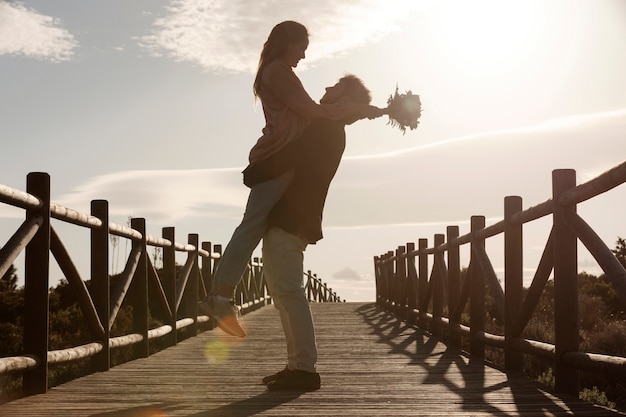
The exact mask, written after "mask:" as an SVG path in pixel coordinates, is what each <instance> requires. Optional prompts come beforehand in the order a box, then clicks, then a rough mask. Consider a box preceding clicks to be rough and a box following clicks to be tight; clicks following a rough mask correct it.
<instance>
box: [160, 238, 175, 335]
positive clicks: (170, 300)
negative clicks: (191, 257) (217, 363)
mask: <svg viewBox="0 0 626 417" xmlns="http://www.w3.org/2000/svg"><path fill="white" fill-rule="evenodd" d="M161 236H162V237H163V239H166V240H169V241H170V242H172V244H171V245H170V246H166V247H164V248H163V272H162V274H163V278H162V285H163V291H165V297H166V298H167V305H168V306H169V307H170V311H171V312H172V316H171V317H170V318H169V321H168V323H167V324H169V325H170V326H171V327H172V331H171V333H170V334H168V335H167V336H166V337H167V339H166V342H165V343H166V344H167V345H168V346H174V345H175V344H176V343H178V332H177V331H176V320H177V319H178V312H177V311H176V247H175V242H176V240H175V237H176V236H175V230H174V228H173V227H164V228H162V229H161Z"/></svg>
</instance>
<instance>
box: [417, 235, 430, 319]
mask: <svg viewBox="0 0 626 417" xmlns="http://www.w3.org/2000/svg"><path fill="white" fill-rule="evenodd" d="M417 248H418V251H419V252H420V253H419V255H418V256H417V263H418V288H417V300H418V303H419V319H418V325H419V327H421V328H422V329H427V328H428V320H427V317H426V313H427V311H428V297H427V295H428V255H427V254H425V253H422V251H425V250H426V248H428V239H418V241H417Z"/></svg>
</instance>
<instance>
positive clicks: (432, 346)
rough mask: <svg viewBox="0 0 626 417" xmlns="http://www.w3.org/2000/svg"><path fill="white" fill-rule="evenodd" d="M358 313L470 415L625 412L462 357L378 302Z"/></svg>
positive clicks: (381, 340) (396, 352)
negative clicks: (556, 393)
mask: <svg viewBox="0 0 626 417" xmlns="http://www.w3.org/2000/svg"><path fill="white" fill-rule="evenodd" d="M356 311H357V312H358V313H359V314H360V315H361V316H362V317H363V320H364V321H365V322H366V323H367V324H369V325H370V326H371V327H372V329H373V330H372V332H373V334H375V335H377V336H378V338H379V343H384V344H387V345H389V347H390V351H389V353H390V355H404V356H406V358H407V360H408V363H410V364H411V365H417V366H419V367H421V368H422V369H423V371H424V372H425V375H424V377H423V379H422V381H421V384H428V385H433V386H437V387H438V389H440V390H441V394H442V395H444V396H446V394H445V391H448V392H449V393H454V394H456V396H457V398H458V399H459V401H460V405H461V409H462V410H464V411H466V412H468V415H478V414H484V413H488V414H489V415H493V416H511V415H521V416H539V415H588V416H601V415H611V416H614V415H620V413H617V412H614V411H612V410H608V409H605V408H602V407H597V406H594V405H592V404H589V403H586V402H582V401H580V400H578V399H577V398H572V397H567V396H561V397H562V398H561V399H559V398H557V397H555V396H554V395H552V394H551V393H549V392H548V391H546V389H545V387H543V386H542V385H541V384H539V383H537V382H535V381H532V380H530V379H528V378H526V377H524V376H522V375H508V374H504V373H501V371H499V370H497V369H495V368H493V367H491V366H489V365H488V364H486V363H485V362H484V361H483V360H482V359H476V358H473V357H471V356H469V357H468V356H466V355H463V354H462V352H461V351H460V349H458V348H456V347H450V346H447V345H444V344H443V343H442V342H440V341H438V340H437V339H436V338H435V337H430V336H429V335H427V334H425V333H424V332H423V331H422V330H421V329H418V328H415V327H413V326H410V325H408V324H407V323H406V322H402V321H399V320H398V319H397V318H396V317H394V316H393V315H392V314H390V313H389V312H387V311H384V310H382V309H380V308H377V307H376V306H375V305H374V304H366V305H363V306H361V307H359V308H357V310H356ZM442 347H443V349H442ZM434 358H436V360H433V359H434ZM494 375H496V378H494V377H493V376H494ZM498 375H499V376H500V377H497V376H498ZM448 397H449V394H448ZM509 398H510V403H509V404H508V405H507V402H509V400H508V399H509ZM475 413H476V414H475Z"/></svg>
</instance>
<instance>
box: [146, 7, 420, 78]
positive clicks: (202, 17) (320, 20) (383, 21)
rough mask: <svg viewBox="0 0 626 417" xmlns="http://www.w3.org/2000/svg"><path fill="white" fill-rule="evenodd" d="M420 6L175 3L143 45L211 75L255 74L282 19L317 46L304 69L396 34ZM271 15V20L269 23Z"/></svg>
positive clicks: (308, 53) (313, 46)
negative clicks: (296, 25)
mask: <svg viewBox="0 0 626 417" xmlns="http://www.w3.org/2000/svg"><path fill="white" fill-rule="evenodd" d="M421 4H422V3H421V2H415V1H403V2H401V3H398V4H394V6H395V7H390V6H389V3H388V2H387V1H384V0H351V1H343V2H330V1H317V2H310V1H304V0H297V1H291V2H283V1H265V2H249V1H246V0H235V1H225V0H172V2H171V3H170V5H169V7H168V8H167V14H166V15H165V16H164V17H161V18H158V19H157V20H156V21H155V22H154V27H153V30H152V32H151V33H150V34H149V35H146V36H144V37H142V38H141V40H140V43H141V45H142V46H144V47H146V48H148V49H149V50H150V51H152V53H153V54H155V55H165V56H168V57H171V58H172V59H174V60H176V61H185V62H192V63H194V64H196V65H199V66H201V67H203V68H206V69H210V70H226V71H237V72H240V71H247V72H251V71H254V70H255V68H256V65H257V63H258V59H259V53H260V51H261V47H262V45H263V43H264V42H265V40H266V39H267V36H268V35H269V32H270V30H271V29H272V27H273V26H274V25H275V24H277V23H279V22H280V21H283V20H296V21H299V22H302V23H303V24H304V25H305V26H307V28H308V30H309V32H310V34H311V36H312V43H311V46H310V47H309V50H308V51H307V60H306V62H303V64H304V65H308V64H311V63H313V62H315V61H317V60H320V59H322V58H326V57H329V56H332V55H335V54H340V53H342V52H344V51H346V50H349V49H351V48H355V47H358V46H361V45H363V44H365V43H367V42H371V41H375V40H377V39H379V38H380V37H382V36H384V35H385V34H386V33H388V32H390V31H393V30H394V29H395V27H396V26H395V25H396V23H397V22H399V21H401V20H405V19H407V18H408V17H409V16H410V14H411V13H412V12H413V11H415V10H417V9H418V8H419V7H420V5H421ZM270 16H271V18H270Z"/></svg>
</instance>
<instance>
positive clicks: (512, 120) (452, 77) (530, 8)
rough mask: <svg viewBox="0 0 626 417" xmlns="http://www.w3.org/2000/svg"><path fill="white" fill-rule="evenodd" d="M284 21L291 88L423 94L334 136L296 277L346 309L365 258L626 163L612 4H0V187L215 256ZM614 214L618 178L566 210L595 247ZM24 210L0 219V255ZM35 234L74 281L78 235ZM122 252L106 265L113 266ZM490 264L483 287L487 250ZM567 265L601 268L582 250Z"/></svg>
mask: <svg viewBox="0 0 626 417" xmlns="http://www.w3.org/2000/svg"><path fill="white" fill-rule="evenodd" d="M283 20H296V21H299V22H301V23H303V24H305V25H306V26H307V28H308V29H309V32H310V35H311V36H310V46H309V48H308V50H307V52H306V55H307V56H306V59H304V60H303V61H301V63H300V64H299V65H298V67H297V68H296V73H297V75H298V76H299V77H300V79H301V80H302V82H303V84H304V86H305V88H306V90H307V91H308V92H309V94H310V95H311V96H312V97H313V98H314V99H316V100H318V99H319V98H320V97H321V96H322V94H323V92H324V87H326V86H331V85H333V84H334V83H335V82H336V81H337V79H338V78H340V77H341V76H343V75H344V74H346V73H353V74H355V75H357V76H359V77H360V78H362V79H363V81H364V82H365V84H366V85H367V86H368V87H369V88H370V90H371V92H372V97H373V101H372V104H374V105H377V106H379V107H384V106H386V102H387V98H388V97H389V95H390V94H392V93H393V92H394V90H395V88H396V86H397V87H398V88H399V90H400V92H403V91H407V90H411V91H412V92H413V93H415V94H419V95H420V97H421V101H422V106H423V113H422V117H421V119H420V125H419V127H418V128H417V129H416V130H414V131H410V130H407V132H406V134H402V132H401V131H399V130H398V129H396V128H393V127H392V126H390V125H388V124H387V120H386V118H380V119H377V120H364V121H360V122H358V123H356V124H354V125H352V126H349V127H348V128H347V142H348V143H347V147H346V151H345V154H344V160H343V161H342V164H341V166H340V168H339V170H338V172H337V175H336V177H335V180H334V182H333V184H332V185H331V189H330V192H329V196H328V199H327V204H326V208H325V211H324V236H325V237H324V239H322V240H321V241H320V242H318V244H316V245H311V246H309V247H308V248H307V250H306V253H305V269H308V270H312V271H313V272H314V273H317V275H318V276H319V277H321V278H322V279H323V280H324V281H326V282H327V283H328V284H329V285H330V286H331V287H332V288H333V289H334V290H336V291H337V293H338V294H339V295H340V296H341V297H342V298H344V299H347V300H348V301H371V300H374V297H375V295H374V290H375V289H374V269H373V257H374V256H375V255H380V254H383V253H385V252H387V251H389V250H394V249H395V248H396V247H397V246H399V245H403V244H405V243H406V242H417V240H418V239H419V238H427V239H428V240H429V243H431V244H432V241H433V235H434V234H436V233H445V230H446V226H448V225H458V226H459V227H460V231H461V234H464V233H467V232H468V231H469V220H470V217H471V216H473V215H484V216H486V218H487V225H489V224H492V223H494V222H497V221H499V220H501V219H502V217H503V205H504V203H503V200H504V197H505V196H508V195H519V196H521V197H522V198H523V205H524V208H528V207H531V206H534V205H536V204H538V203H541V202H543V201H545V200H547V199H549V198H550V197H551V172H552V170H554V169H560V168H572V169H575V170H576V172H577V181H578V183H583V182H585V181H588V180H590V179H592V178H594V177H595V176H597V175H599V174H601V173H602V172H605V171H607V170H608V169H610V168H612V167H614V166H616V165H618V164H620V163H623V162H624V160H626V140H625V139H626V138H625V137H624V132H625V131H626V81H625V80H624V76H623V74H626V2H624V1H622V0H602V1H598V0H524V1H521V0H500V1H496V0H472V1H461V0H458V1H456V0H439V1H434V0H433V1H429V0H421V1H420V0H413V1H389V0H351V1H342V2H336V1H333V2H330V1H326V0H320V1H317V2H309V1H278V0H274V1H249V0H230V1H228V2H227V1H219V0H213V1H209V0H135V1H132V2H128V1H121V0H108V1H106V2H105V1H93V0H80V1H78V0H55V1H54V2H51V1H47V0H30V1H8V0H0V74H1V76H0V131H1V132H2V139H1V140H2V146H1V149H2V151H1V152H2V157H3V158H2V160H3V163H2V164H0V184H2V185H5V186H9V187H12V188H15V189H18V190H25V187H26V175H27V174H28V173H29V172H35V171H40V172H47V173H49V174H50V176H51V183H52V190H51V191H52V200H53V201H54V202H55V203H57V204H60V205H63V206H66V207H69V208H72V209H75V210H78V211H81V212H84V213H88V212H89V204H90V200H92V199H106V200H108V201H109V204H110V210H111V221H113V222H115V223H118V224H122V225H123V224H126V222H127V220H128V218H129V216H132V217H145V218H146V222H147V226H148V232H149V233H150V234H151V235H154V236H160V235H161V228H163V227H168V226H175V227H176V237H177V238H176V240H177V241H180V242H186V239H187V234H189V233H198V234H199V235H200V239H201V240H202V241H211V242H212V243H214V244H223V245H225V244H226V243H227V242H228V240H229V238H230V235H231V233H232V231H233V230H234V228H235V227H236V226H237V224H238V223H239V221H240V220H241V216H242V214H243V209H244V207H245V202H246V198H247V192H248V189H247V188H246V187H245V186H244V185H243V184H242V177H241V170H242V169H243V168H244V167H245V166H246V164H247V156H248V152H249V150H250V148H251V147H252V146H253V145H254V143H255V142H256V141H257V139H258V138H259V137H260V135H261V129H262V127H263V124H264V119H263V114H262V111H261V108H260V105H258V104H255V102H254V99H253V95H252V82H253V79H254V75H255V69H256V65H257V63H258V57H259V53H260V50H261V47H262V45H263V43H264V42H265V40H266V39H267V36H268V34H269V32H270V30H271V28H272V27H273V26H274V25H275V24H277V23H279V22H280V21H283ZM624 203H626V189H625V186H623V185H622V186H620V187H617V188H615V189H614V190H611V191H610V192H608V193H606V194H604V195H602V196H600V197H597V198H595V199H592V200H590V201H586V202H584V203H582V204H580V205H579V207H578V212H579V213H580V214H581V215H582V216H583V218H585V219H586V220H587V222H588V223H589V224H590V225H591V226H592V227H593V228H594V229H595V230H596V231H597V233H598V234H599V235H600V236H601V237H602V239H603V240H604V241H605V243H606V244H607V246H609V247H610V248H613V247H614V245H615V241H616V240H617V237H618V236H621V237H624V236H626V225H625V224H624V221H623V218H624V217H623V207H624ZM23 215H24V213H23V210H21V209H15V208H12V207H8V206H6V205H4V204H2V205H0V244H4V242H6V240H8V238H9V237H10V236H11V234H12V233H13V232H14V231H15V230H16V228H17V227H18V226H19V224H20V222H21V220H22V219H23ZM53 226H54V227H55V229H57V231H58V232H59V234H60V235H61V238H62V239H63V241H64V242H65V244H66V246H67V247H68V250H69V251H70V254H71V255H72V257H73V259H74V262H75V263H76V264H77V267H78V268H79V271H81V274H82V275H83V277H84V278H88V273H89V263H88V262H89V261H88V254H87V252H86V250H87V249H86V248H87V246H88V242H89V240H88V239H89V234H88V232H87V231H86V230H82V229H80V228H77V227H76V226H67V225H64V224H61V223H60V222H56V221H55V222H53ZM549 230H550V219H549V218H547V219H541V220H539V221H536V222H533V223H532V224H529V225H526V226H525V227H524V252H525V260H524V268H525V282H526V283H527V284H528V283H529V280H530V279H531V278H532V274H533V270H534V268H535V267H536V265H537V263H538V259H539V256H540V255H541V252H542V251H543V246H544V245H545V241H546V239H547V236H548V234H549ZM128 249H129V245H128V243H125V242H122V243H120V244H119V245H118V246H117V247H116V249H115V250H114V251H112V256H111V258H112V259H111V268H112V271H113V272H119V271H121V269H122V268H123V257H124V256H125V253H127V252H128ZM487 250H488V252H489V254H490V256H491V257H492V264H493V265H494V268H495V270H496V272H497V273H498V275H499V276H500V277H501V276H502V273H503V261H502V252H503V247H502V239H501V238H500V237H496V238H492V239H489V240H488V241H487ZM255 255H257V256H259V255H260V250H257V252H256V253H255ZM179 256H182V255H179ZM120 259H121V260H120ZM177 260H178V258H177ZM179 262H181V263H182V262H184V259H180V260H179ZM467 262H468V260H467V259H466V257H464V256H462V264H463V265H465V266H466V265H467ZM16 266H17V268H18V275H19V276H20V279H22V280H23V276H21V275H20V272H23V266H21V265H20V264H19V263H18V264H17V265H16ZM579 269H580V270H581V271H582V270H584V271H588V272H591V273H599V269H598V266H597V264H596V263H595V261H594V260H593V258H592V257H591V256H590V255H589V254H588V253H587V252H586V251H585V250H584V248H582V247H581V250H580V254H579ZM51 274H52V275H51V285H54V284H55V282H56V281H57V280H58V279H59V278H60V272H59V271H58V268H57V269H55V267H54V266H53V270H52V273H51Z"/></svg>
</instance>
